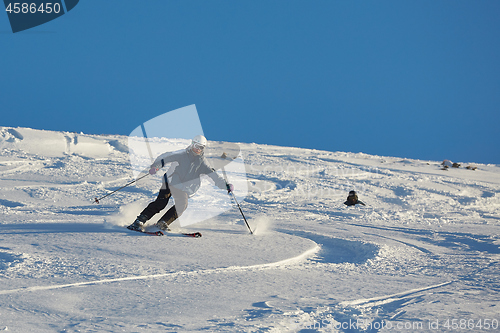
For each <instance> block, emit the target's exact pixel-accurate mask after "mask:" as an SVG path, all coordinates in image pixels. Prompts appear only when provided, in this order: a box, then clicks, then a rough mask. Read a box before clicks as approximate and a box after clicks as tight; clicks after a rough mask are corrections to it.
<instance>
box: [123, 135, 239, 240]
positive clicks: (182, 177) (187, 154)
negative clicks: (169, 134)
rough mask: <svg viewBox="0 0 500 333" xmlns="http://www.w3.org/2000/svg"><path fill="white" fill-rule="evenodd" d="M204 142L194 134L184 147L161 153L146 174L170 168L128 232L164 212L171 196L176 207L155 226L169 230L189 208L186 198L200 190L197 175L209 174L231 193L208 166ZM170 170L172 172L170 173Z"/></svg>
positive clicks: (230, 187) (228, 187)
mask: <svg viewBox="0 0 500 333" xmlns="http://www.w3.org/2000/svg"><path fill="white" fill-rule="evenodd" d="M206 146H207V139H206V138H205V137H204V136H203V135H197V136H195V137H194V139H193V140H192V142H191V144H190V145H189V146H188V147H187V148H186V149H182V150H179V151H175V152H167V153H164V154H162V155H160V156H158V158H157V159H156V160H155V161H154V163H153V164H152V165H151V168H150V170H149V173H150V174H152V175H154V174H155V173H156V172H157V171H158V170H159V169H160V168H163V167H164V166H165V165H167V164H168V163H172V162H173V163H172V164H171V167H170V169H169V170H168V171H167V172H166V173H165V174H164V175H163V178H162V179H163V182H162V186H161V189H160V193H159V194H158V197H157V198H156V200H155V201H153V202H151V203H150V204H149V205H148V206H147V207H146V208H145V209H144V210H143V211H142V212H141V213H140V214H139V216H137V219H136V220H135V221H134V223H132V224H131V225H129V226H128V227H127V228H128V229H131V230H138V231H143V230H144V224H145V223H146V221H148V220H149V219H151V218H152V217H153V216H154V215H155V214H157V213H159V212H160V211H161V210H163V209H164V208H165V207H166V206H167V204H168V201H169V199H170V197H172V196H173V197H174V201H175V204H174V206H172V207H171V208H170V209H169V210H168V211H167V212H166V213H165V214H164V215H163V216H162V217H161V218H160V220H159V221H158V222H157V223H156V226H157V227H159V228H160V229H162V230H165V231H168V230H169V228H168V227H169V225H170V224H172V222H174V221H175V220H176V219H177V218H178V217H179V216H181V215H182V213H183V212H184V211H185V210H186V208H187V206H188V197H189V196H191V195H193V194H194V193H195V192H196V191H197V190H198V189H199V188H200V184H201V181H200V176H201V175H202V174H205V175H208V176H209V177H210V178H212V180H213V181H214V182H215V185H216V186H217V187H219V188H220V189H226V190H227V191H228V193H230V192H231V191H233V189H234V187H233V185H231V184H229V183H226V181H225V180H224V179H223V178H221V177H220V176H219V175H218V174H217V173H216V172H215V170H214V169H213V168H212V167H210V166H209V164H208V162H207V160H206V159H205V157H204V155H203V154H204V149H205V147H206ZM170 171H173V172H170Z"/></svg>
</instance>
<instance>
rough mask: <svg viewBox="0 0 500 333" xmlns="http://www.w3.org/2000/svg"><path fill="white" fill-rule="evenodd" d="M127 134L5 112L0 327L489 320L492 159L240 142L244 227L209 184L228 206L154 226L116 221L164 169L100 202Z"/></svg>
mask: <svg viewBox="0 0 500 333" xmlns="http://www.w3.org/2000/svg"><path fill="white" fill-rule="evenodd" d="M127 139H128V138H127V137H125V136H113V135H102V136H100V135H85V134H77V133H69V132H51V131H40V130H33V129H28V128H9V127H0V148H1V153H0V188H1V191H0V211H1V212H2V220H1V221H0V241H1V243H0V282H1V286H0V330H6V331H12V332H200V331H208V332H297V331H302V332H440V331H453V330H455V331H457V330H468V331H490V332H493V331H497V332H498V331H499V330H500V328H499V323H498V322H499V320H500V302H499V300H500V280H499V278H498V277H499V275H500V268H499V260H500V247H499V246H500V194H499V191H500V167H499V166H498V165H484V164H473V163H471V162H469V161H465V162H460V161H454V162H458V163H459V164H460V167H459V168H454V167H450V168H448V169H444V168H443V166H442V165H441V161H421V160H412V159H403V158H396V157H381V156H372V155H367V154H362V153H345V152H327V151H318V150H309V149H299V148H288V147H276V146H267V145H257V144H245V143H241V144H238V145H239V148H240V149H241V152H240V153H239V158H240V159H241V160H243V161H244V163H245V169H246V179H247V181H246V182H245V183H243V184H242V183H240V184H238V186H236V188H235V194H237V195H238V191H240V193H241V192H245V191H248V194H247V195H246V196H245V197H243V198H241V197H240V198H239V199H240V200H239V201H240V206H241V208H242V210H243V212H244V213H245V215H246V217H247V219H248V222H249V224H250V227H251V228H252V230H253V231H254V234H253V235H251V234H250V233H249V231H248V229H247V227H246V225H245V224H244V222H243V219H242V216H241V214H240V212H239V210H238V209H237V208H235V207H232V206H231V205H232V204H233V203H232V202H231V201H230V198H229V197H228V200H227V201H226V202H213V201H212V199H211V198H212V197H211V196H210V195H209V192H210V191H220V190H218V189H217V188H215V187H213V186H212V185H211V184H210V183H209V182H208V181H204V185H203V186H202V189H200V191H199V193H198V194H197V195H196V196H195V197H193V198H192V200H193V202H197V204H198V205H200V207H203V206H206V207H209V206H210V205H212V206H213V205H227V206H228V210H226V211H225V212H224V213H223V214H221V215H218V216H216V217H212V218H210V219H209V220H206V221H204V222H201V223H196V224H192V225H189V226H187V227H184V228H182V229H183V231H199V232H201V233H202V234H203V237H202V238H188V237H182V236H180V235H179V234H176V233H171V234H169V235H167V236H164V237H156V236H146V235H142V234H139V233H136V232H132V231H129V230H127V229H126V228H124V226H126V225H128V224H130V223H132V222H133V220H134V219H135V216H136V215H137V214H138V213H139V212H140V211H141V210H142V208H144V206H145V205H146V204H147V203H148V202H149V201H151V200H153V199H154V198H155V197H156V194H157V192H158V190H159V187H160V183H161V178H160V177H161V174H158V175H155V176H149V177H146V178H145V179H143V180H141V181H139V182H138V183H136V184H133V185H131V186H128V187H126V188H124V189H123V190H120V191H118V192H116V193H115V194H113V195H110V196H108V197H106V198H105V199H103V200H101V203H100V204H97V203H95V202H94V198H95V197H101V196H103V195H106V194H107V193H110V192H111V191H114V190H116V189H118V188H120V187H121V186H123V185H125V184H126V183H128V182H130V181H132V180H134V178H133V170H132V169H131V166H130V163H129V150H128V147H127ZM157 143H160V144H161V143H162V142H161V139H159V141H158V142H157ZM163 143H164V144H172V145H179V146H181V147H182V145H184V146H185V145H186V143H185V142H182V141H179V142H174V143H173V142H163ZM210 147H211V148H209V149H208V150H207V152H206V153H207V156H209V157H210V156H212V157H214V156H215V157H217V156H220V155H221V154H222V151H221V150H220V147H223V145H221V143H217V142H211V145H210ZM235 157H236V156H235ZM445 158H446V156H443V159H445ZM467 166H473V167H476V168H477V169H475V170H472V169H466V167H467ZM243 190H245V191H243ZM350 190H355V191H357V193H358V196H359V199H360V200H362V201H363V202H364V203H366V206H360V205H356V206H353V207H347V206H345V205H344V204H343V202H344V201H345V199H346V197H347V194H348V192H349V191H350ZM151 223H154V221H151ZM173 226H174V228H176V229H181V228H180V226H179V225H176V224H174V225H173Z"/></svg>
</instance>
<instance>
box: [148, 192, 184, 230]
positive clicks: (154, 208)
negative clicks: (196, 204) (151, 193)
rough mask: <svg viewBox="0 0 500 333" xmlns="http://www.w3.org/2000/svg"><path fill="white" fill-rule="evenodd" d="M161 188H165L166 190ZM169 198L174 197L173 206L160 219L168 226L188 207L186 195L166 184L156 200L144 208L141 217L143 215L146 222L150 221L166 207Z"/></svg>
mask: <svg viewBox="0 0 500 333" xmlns="http://www.w3.org/2000/svg"><path fill="white" fill-rule="evenodd" d="M163 187H166V189H165V188H163ZM171 197H174V205H173V206H172V207H170V209H169V210H167V212H166V213H165V214H164V215H163V216H162V217H161V218H160V220H161V221H165V222H167V224H169V225H170V224H171V223H172V222H174V221H175V220H176V219H177V218H178V217H179V216H181V215H182V213H184V211H185V210H186V208H187V206H188V194H187V193H186V192H184V191H181V190H179V189H176V188H175V187H172V188H170V187H169V186H168V184H166V186H165V183H164V186H162V189H161V190H160V193H158V197H157V198H156V200H155V201H153V202H151V203H150V204H149V205H148V206H147V207H146V208H144V210H143V211H142V213H141V215H144V216H145V217H146V220H149V219H151V218H152V217H153V216H154V215H156V214H158V213H159V212H161V211H162V210H163V209H164V208H165V207H167V204H168V201H169V200H170V198H171Z"/></svg>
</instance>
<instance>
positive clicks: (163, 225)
mask: <svg viewBox="0 0 500 333" xmlns="http://www.w3.org/2000/svg"><path fill="white" fill-rule="evenodd" d="M156 226H157V227H158V228H160V229H161V230H163V231H170V228H169V227H168V223H167V222H165V221H163V220H160V221H158V222H156Z"/></svg>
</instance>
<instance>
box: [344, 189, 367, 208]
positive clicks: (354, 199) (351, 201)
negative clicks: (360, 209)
mask: <svg viewBox="0 0 500 333" xmlns="http://www.w3.org/2000/svg"><path fill="white" fill-rule="evenodd" d="M356 204H361V205H363V206H366V205H365V204H364V203H363V202H362V201H360V200H358V195H357V194H356V191H350V192H349V196H348V197H347V200H346V202H344V205H347V206H354V205H356Z"/></svg>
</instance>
